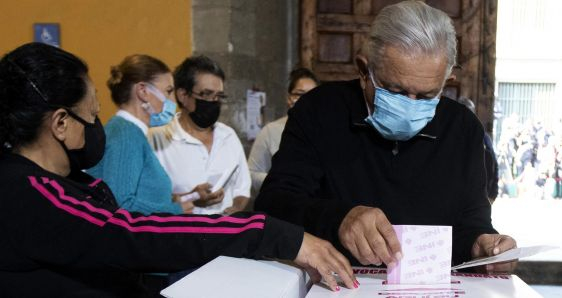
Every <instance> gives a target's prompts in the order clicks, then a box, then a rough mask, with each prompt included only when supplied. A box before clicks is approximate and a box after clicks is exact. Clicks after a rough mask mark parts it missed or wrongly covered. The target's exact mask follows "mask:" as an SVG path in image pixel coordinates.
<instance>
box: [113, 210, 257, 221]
mask: <svg viewBox="0 0 562 298" xmlns="http://www.w3.org/2000/svg"><path fill="white" fill-rule="evenodd" d="M115 213H119V214H122V215H123V216H125V218H126V219H127V221H128V222H130V223H137V222H142V221H155V222H173V221H175V222H204V223H210V224H216V223H221V222H228V223H237V224H245V223H249V222H251V221H254V220H265V215H263V214H256V215H252V216H250V217H248V218H238V217H232V216H222V217H218V218H210V217H206V216H168V217H161V216H157V215H150V216H138V217H135V218H133V217H132V215H131V213H129V211H127V210H125V209H119V210H117V211H116V212H115Z"/></svg>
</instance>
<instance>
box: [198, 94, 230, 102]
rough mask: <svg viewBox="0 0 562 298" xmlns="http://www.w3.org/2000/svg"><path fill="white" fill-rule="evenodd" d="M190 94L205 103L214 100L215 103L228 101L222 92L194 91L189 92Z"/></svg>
mask: <svg viewBox="0 0 562 298" xmlns="http://www.w3.org/2000/svg"><path fill="white" fill-rule="evenodd" d="M191 94H192V95H195V96H197V97H199V98H200V99H203V100H206V101H214V100H216V101H220V102H224V101H226V100H227V99H228V96H227V95H226V94H224V93H222V92H213V91H202V92H199V93H198V92H195V91H191Z"/></svg>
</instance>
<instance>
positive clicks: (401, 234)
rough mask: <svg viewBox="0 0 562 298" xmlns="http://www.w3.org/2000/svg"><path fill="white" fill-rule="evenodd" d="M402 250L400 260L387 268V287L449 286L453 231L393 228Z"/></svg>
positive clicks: (431, 228) (410, 226) (447, 229)
mask: <svg viewBox="0 0 562 298" xmlns="http://www.w3.org/2000/svg"><path fill="white" fill-rule="evenodd" d="M392 227H393V228H394V231H395V232H396V236H397V237H398V241H400V245H401V247H402V255H403V257H402V260H400V261H399V262H398V264H397V265H396V266H395V267H393V268H391V269H389V271H388V277H387V279H388V283H389V284H412V285H413V284H416V285H420V284H449V283H450V282H451V254H452V243H453V236H452V235H453V228H452V227H451V226H421V225H393V226H392Z"/></svg>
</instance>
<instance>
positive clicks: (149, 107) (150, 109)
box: [140, 83, 156, 115]
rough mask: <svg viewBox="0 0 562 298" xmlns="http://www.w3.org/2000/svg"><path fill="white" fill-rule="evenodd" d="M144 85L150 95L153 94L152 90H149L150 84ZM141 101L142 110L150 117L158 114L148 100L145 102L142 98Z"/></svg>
mask: <svg viewBox="0 0 562 298" xmlns="http://www.w3.org/2000/svg"><path fill="white" fill-rule="evenodd" d="M144 84H145V85H146V89H147V90H148V91H149V92H150V93H152V92H151V90H150V89H149V88H150V87H149V86H150V84H149V83H144ZM140 101H142V103H141V108H142V109H143V110H144V111H145V112H146V113H148V115H152V114H156V110H154V107H152V105H151V104H150V103H149V102H148V101H146V100H144V99H142V98H140Z"/></svg>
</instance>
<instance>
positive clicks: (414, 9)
mask: <svg viewBox="0 0 562 298" xmlns="http://www.w3.org/2000/svg"><path fill="white" fill-rule="evenodd" d="M386 46H392V47H397V48H399V49H400V50H402V51H404V53H407V54H409V55H418V54H424V55H431V56H433V55H446V56H447V76H449V75H450V74H451V71H452V68H453V66H454V65H455V64H456V58H457V38H456V33H455V27H454V26H453V22H452V20H451V18H449V16H448V15H447V14H446V13H444V12H442V11H440V10H438V9H435V8H433V7H431V6H429V5H427V4H425V3H424V2H422V1H404V2H400V3H397V4H394V5H389V6H387V7H385V8H384V9H382V10H381V12H380V13H379V14H378V15H377V17H376V18H375V20H374V21H373V24H372V25H371V32H370V34H369V38H368V40H367V41H366V42H365V43H364V44H363V48H362V52H363V54H364V55H366V56H367V58H368V59H369V61H370V64H371V66H376V65H380V62H381V61H380V58H381V57H382V55H383V54H384V49H385V47H386Z"/></svg>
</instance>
